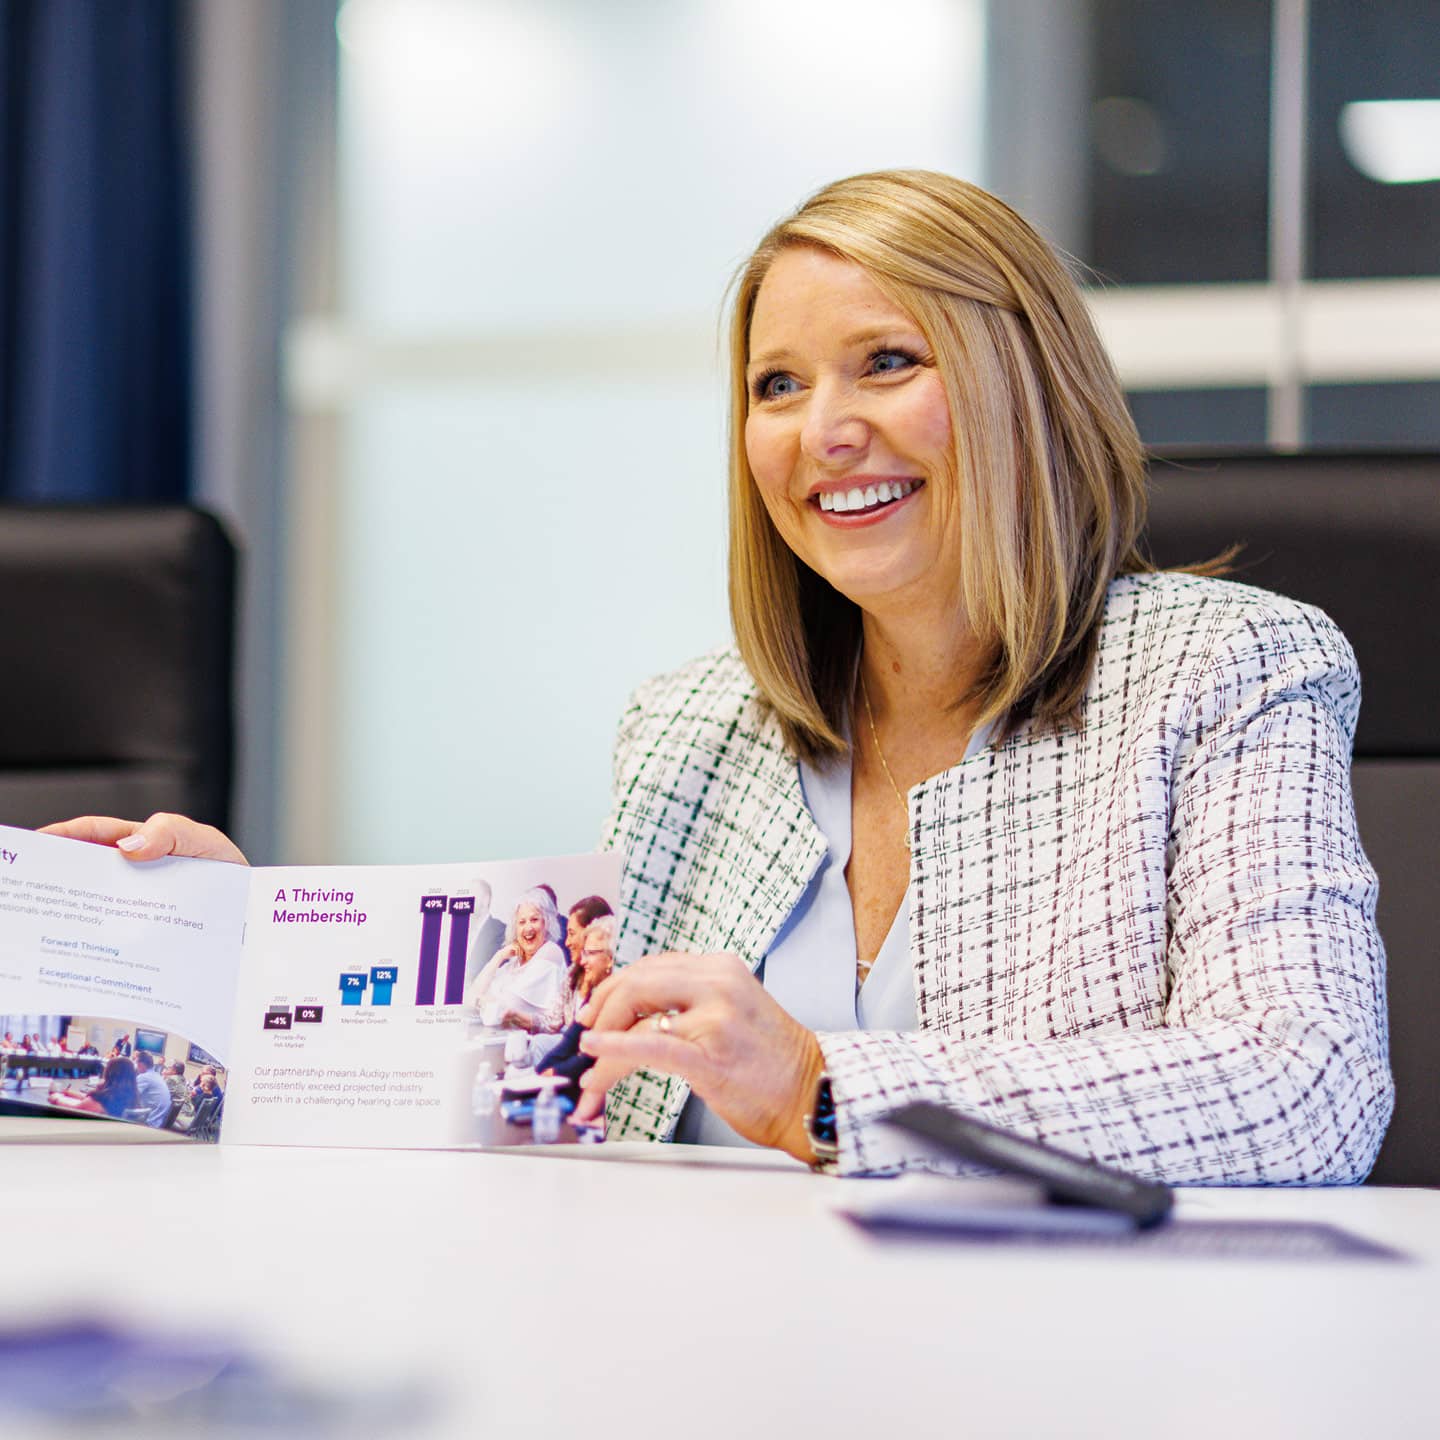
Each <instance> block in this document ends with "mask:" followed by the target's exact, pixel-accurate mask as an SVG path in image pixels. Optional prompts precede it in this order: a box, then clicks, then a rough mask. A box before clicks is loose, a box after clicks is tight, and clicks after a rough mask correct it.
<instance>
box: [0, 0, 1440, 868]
mask: <svg viewBox="0 0 1440 1440" xmlns="http://www.w3.org/2000/svg"><path fill="white" fill-rule="evenodd" d="M1437 54H1440V4H1436V3H1434V0H1397V3H1390V4H1385V5H1375V4H1371V3H1365V0H1187V3H1185V4H1175V5H1170V4H1159V3H1154V0H1148V3H1147V0H989V3H986V0H890V4H889V5H887V6H885V7H884V8H883V10H882V9H881V8H880V7H876V6H874V5H873V4H869V3H861V0H790V3H788V4H785V5H778V6H777V5H775V4H773V3H770V0H345V3H344V4H342V5H341V6H340V7H339V9H338V13H337V9H336V6H335V4H334V3H333V0H224V3H203V0H7V3H6V5H5V7H4V8H3V10H0V495H4V496H6V497H10V498H66V499H69V498H75V499H82V498H91V497H97V496H98V497H128V498H146V497H149V498H173V497H175V496H180V495H187V494H188V495H190V496H192V497H193V498H195V499H196V500H197V501H198V502H200V503H202V504H206V505H209V506H211V507H212V508H214V509H215V510H216V511H217V512H218V513H220V514H221V515H222V516H223V517H224V518H225V520H226V522H227V524H228V525H229V526H230V527H231V530H232V533H233V534H234V535H235V536H236V538H237V540H239V542H240V543H241V545H242V547H243V553H244V572H243V573H244V600H243V615H242V627H241V671H240V677H239V678H240V684H239V692H238V693H239V700H240V717H239V718H240V726H241V750H240V757H239V759H240V770H239V788H238V791H237V797H236V798H237V805H238V812H237V821H236V830H237V833H238V836H239V838H240V839H241V841H242V843H243V844H245V845H246V847H247V848H248V850H249V851H250V853H251V855H252V857H253V858H255V859H258V860H295V861H320V860H336V861H340V860H344V861H401V860H425V859H436V860H439V859H455V858H466V857H472V858H480V857H489V856H501V855H507V854H509V855H514V854H523V853H535V852H543V851H549V852H554V851H561V850H580V849H586V848H589V847H590V846H591V845H592V844H593V843H594V839H595V836H596V834H597V832H598V829H599V826H600V823H601V820H602V818H603V815H604V812H605V808H606V803H607V783H608V754H609V745H610V740H611V736H612V734H613V727H614V722H615V720H616V717H617V716H618V714H619V711H620V709H621V707H622V705H623V702H624V698H625V696H626V694H627V693H628V692H629V690H630V689H631V688H633V686H634V685H635V684H637V683H638V682H639V681H640V680H642V679H643V678H645V677H646V676H647V675H649V674H652V673H654V672H655V671H657V670H660V669H663V668H665V667H667V666H671V665H675V664H678V663H680V662H682V661H683V660H685V659H686V658H688V657H689V656H691V655H693V654H695V653H697V652H699V651H702V650H704V649H707V648H709V647H711V646H713V645H717V644H720V643H722V642H723V641H724V640H725V639H726V637H727V633H728V622H727V618H726V612H725V598H724V503H723V482H724V445H725V435H724V418H723V417H724V404H723V395H722V391H721V383H720V376H721V365H720V331H719V328H718V325H717V317H718V314H719V310H720V306H721V302H722V299H723V296H724V291H725V287H726V283H727V281H728V279H729V276H730V273H731V271H732V270H733V268H734V266H735V265H736V263H737V262H738V261H739V260H740V259H741V258H742V257H743V256H744V255H745V254H746V252H747V250H748V248H749V247H750V246H751V245H752V244H753V243H754V241H755V240H756V239H757V238H758V237H759V235H760V234H761V233H762V232H763V231H764V229H765V228H766V227H767V225H768V224H769V223H770V222H771V221H772V220H773V219H775V218H776V217H777V216H778V215H780V214H781V213H783V212H784V211H785V210H787V209H788V208H789V207H791V206H792V205H794V204H795V203H796V202H797V201H798V200H799V199H801V198H802V197H803V196H804V195H805V194H807V193H808V192H809V191H811V190H813V189H814V188H816V187H817V186H819V185H820V184H822V183H824V182H825V181H827V180H829V179H832V178H834V177H836V176H838V175H841V174H847V173H852V172H855V171H859V170H865V169H872V168H877V167H880V166H891V165H912V166H926V167H932V168H937V169H942V170H948V171H951V172H953V173H957V174H960V175H964V176H967V177H970V178H973V179H975V180H978V181H979V182H981V183H983V184H987V185H989V186H990V187H991V188H992V189H995V190H997V191H998V192H999V193H1000V194H1002V195H1003V196H1005V197H1006V198H1007V199H1009V200H1011V201H1012V203H1014V204H1015V205H1016V206H1017V207H1018V208H1019V209H1021V210H1022V211H1023V212H1024V213H1026V214H1027V215H1029V216H1030V217H1031V218H1032V219H1033V220H1034V221H1036V223H1037V224H1038V225H1039V226H1040V227H1041V229H1042V230H1044V231H1045V232H1046V233H1047V234H1048V235H1049V236H1050V238H1051V239H1052V240H1054V241H1055V242H1056V243H1057V244H1059V245H1060V246H1062V247H1063V248H1064V249H1065V250H1066V251H1068V252H1069V253H1070V254H1071V255H1072V256H1074V257H1075V260H1076V263H1077V266H1079V267H1081V268H1082V271H1083V274H1084V275H1085V277H1086V279H1087V281H1088V283H1089V284H1090V285H1091V286H1092V295H1093V299H1094V304H1095V308H1096V310H1097V313H1098V315H1099V318H1100V321H1101V324H1102V328H1103V329H1104V331H1105V333H1106V335H1107V338H1108V339H1109V340H1110V343H1111V345H1112V348H1113V349H1114V352H1115V354H1116V356H1117V359H1118V361H1119V363H1120V366H1121V370H1122V374H1123V375H1124V377H1125V380H1126V384H1127V386H1128V387H1129V389H1130V393H1131V399H1132V402H1133V405H1134V408H1135V413H1136V416H1137V419H1138V420H1139V423H1140V427H1141V431H1142V433H1143V434H1144V436H1145V438H1146V439H1147V441H1149V442H1151V443H1152V444H1156V445H1192V446H1196V447H1204V448H1215V447H1219V446H1230V445H1246V446H1262V445H1267V444H1268V445H1275V446H1280V447H1284V448H1291V449H1293V448H1298V447H1302V446H1307V445H1310V446H1315V445H1320V446H1346V447H1367V448H1369V447H1385V448H1403V447H1436V446H1440V74H1437V71H1436V69H1435V65H1434V57H1435V56H1436V55H1437Z"/></svg>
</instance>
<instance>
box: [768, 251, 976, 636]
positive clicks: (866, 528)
mask: <svg viewBox="0 0 1440 1440" xmlns="http://www.w3.org/2000/svg"><path fill="white" fill-rule="evenodd" d="M746 381H747V385H748V389H749V411H748V414H747V416H746V421H745V454H746V457H747V459H748V460H749V464H750V470H751V473H752V474H753V475H754V477H755V483H756V485H757V487H758V488H759V491H760V495H761V498H762V499H763V501H764V504H765V508H766V510H767V512H768V513H769V516H770V519H771V522H772V523H773V524H774V526H775V528H776V530H777V531H778V532H779V534H780V536H781V538H782V539H783V540H784V541H785V543H786V544H787V545H788V546H789V547H790V548H791V550H793V551H794V552H795V554H796V555H797V556H799V558H800V559H801V560H803V561H804V562H805V564H807V565H808V566H810V568H811V569H812V570H814V571H816V572H817V573H818V574H820V575H822V576H823V577H824V578H825V579H826V580H828V581H829V582H830V583H831V584H832V585H833V586H834V587H835V588H836V589H837V590H839V591H840V592H841V593H842V594H843V595H846V596H848V597H849V598H850V599H851V600H854V601H855V602H856V603H857V604H859V605H860V606H861V607H862V608H865V609H870V608H872V606H874V605H883V604H884V603H885V602H887V601H898V600H913V599H914V598H915V597H916V595H917V594H923V593H934V594H940V593H944V594H948V595H952V596H953V595H954V594H955V593H956V590H957V588H958V584H959V545H958V537H957V536H956V535H954V534H950V533H948V531H949V529H950V522H949V520H948V518H947V514H948V512H950V511H953V507H947V506H945V505H944V504H942V503H941V500H942V496H943V494H944V489H945V486H946V482H947V478H948V477H949V476H950V475H951V474H952V472H953V468H954V459H953V455H954V444H953V438H952V433H951V426H950V407H949V404H948V403H947V399H946V394H945V385H944V382H943V380H942V379H941V377H940V373H939V371H938V370H937V369H936V367H935V360H934V355H933V353H932V351H931V349H930V346H929V345H928V343H927V342H926V340H925V336H924V334H923V333H922V332H921V330H920V328H919V327H918V326H917V325H916V323H915V321H914V320H913V319H912V318H911V317H910V315H908V314H907V313H906V312H905V311H904V310H902V309H900V308H899V307H898V306H897V305H896V304H895V303H894V302H893V301H891V300H890V299H888V298H887V297H886V295H885V294H884V292H883V291H881V290H880V288H879V287H878V286H877V285H876V284H875V282H874V281H873V280H872V279H871V278H870V276H869V275H868V274H867V273H866V272H865V271H864V270H863V269H861V268H860V266H858V265H856V264H854V263H853V262H851V261H849V260H842V259H840V258H839V257H838V256H835V255H832V254H830V253H829V252H827V251H823V250H817V249H814V248H811V247H808V246H799V247H792V248H789V249H786V250H782V251H781V252H780V254H779V255H778V256H777V257H776V259H775V261H774V263H773V264H772V265H771V266H770V269H769V271H768V272H767V273H766V276H765V279H764V281H763V282H762V283H761V286H760V290H759V293H758V295H757V296H756V301H755V310H754V315H753V317H752V320H751V325H750V351H749V361H748V364H747V367H746Z"/></svg>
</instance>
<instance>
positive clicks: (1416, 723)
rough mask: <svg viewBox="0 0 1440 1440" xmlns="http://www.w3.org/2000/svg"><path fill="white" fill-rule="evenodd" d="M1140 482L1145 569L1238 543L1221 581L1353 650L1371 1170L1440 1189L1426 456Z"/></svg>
mask: <svg viewBox="0 0 1440 1440" xmlns="http://www.w3.org/2000/svg"><path fill="white" fill-rule="evenodd" d="M1151 477H1152V481H1153V493H1152V498H1151V507H1150V527H1149V532H1148V543H1149V547H1150V553H1151V555H1152V556H1153V558H1154V559H1155V561H1156V562H1157V563H1158V564H1160V565H1165V566H1171V565H1180V564H1184V563H1187V562H1192V561H1197V560H1202V559H1206V558H1208V557H1210V556H1212V555H1215V554H1217V553H1218V552H1220V551H1221V550H1223V549H1224V548H1225V547H1226V546H1228V545H1230V544H1231V543H1233V542H1236V541H1239V542H1242V543H1243V545H1244V549H1243V550H1242V551H1241V553H1240V555H1239V556H1238V557H1237V559H1236V561H1235V570H1234V573H1233V575H1232V576H1231V578H1232V579H1235V580H1242V581H1245V582H1247V583H1249V584H1253V585H1262V586H1264V587H1265V588H1266V589H1269V590H1278V591H1280V592H1281V593H1282V594H1285V595H1290V596H1292V597H1294V598H1295V599H1297V600H1304V601H1307V602H1308V603H1310V604H1312V605H1318V606H1319V607H1320V608H1321V609H1322V610H1324V611H1325V612H1326V613H1327V614H1328V615H1329V616H1330V617H1331V618H1332V619H1333V620H1334V621H1335V622H1336V623H1337V624H1338V625H1339V626H1340V628H1341V629H1342V630H1344V632H1345V634H1346V635H1347V636H1348V637H1349V639H1350V643H1351V644H1352V645H1353V646H1354V647H1355V654H1356V657H1357V659H1358V660H1359V662H1360V676H1361V685H1362V692H1363V699H1362V703H1361V707H1360V723H1359V727H1358V729H1357V731H1356V736H1355V760H1354V765H1353V767H1352V771H1351V776H1352V781H1353V785H1354V791H1355V809H1356V813H1357V816H1358V818H1359V824H1360V835H1361V839H1362V841H1363V843H1364V845H1365V850H1366V853H1367V854H1368V855H1369V857H1370V861H1371V863H1372V864H1373V865H1374V866H1375V869H1376V871H1377V873H1378V874H1379V876H1380V902H1379V925H1380V933H1381V935H1382V937H1383V938H1384V941H1385V949H1386V954H1387V958H1388V967H1389V994H1390V1060H1391V1066H1392V1068H1393V1070H1394V1073H1395V1094H1396V1099H1395V1118H1394V1120H1393V1121H1392V1122H1391V1125H1390V1131H1389V1134H1388V1135H1387V1136H1386V1139H1385V1144H1384V1147H1383V1148H1382V1149H1381V1151H1380V1158H1379V1161H1378V1162H1377V1164H1376V1166H1375V1170H1374V1173H1373V1174H1372V1175H1371V1177H1370V1178H1371V1180H1372V1181H1374V1182H1377V1183H1381V1184H1390V1185H1440V938H1437V937H1440V925H1437V916H1436V912H1435V906H1434V897H1435V895H1436V892H1437V889H1440V886H1437V883H1436V870H1437V867H1440V455H1414V454H1411V455H1381V454H1311V455H1266V454H1230V455H1223V456H1219V457H1202V456H1197V455H1193V454H1186V455H1180V454H1175V455H1170V456H1166V457H1162V458H1157V459H1156V461H1155V462H1154V463H1153V464H1152V466H1151Z"/></svg>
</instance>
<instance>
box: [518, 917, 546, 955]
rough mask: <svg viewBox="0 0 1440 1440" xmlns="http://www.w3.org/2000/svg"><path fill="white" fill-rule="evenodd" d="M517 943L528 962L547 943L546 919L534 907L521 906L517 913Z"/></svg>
mask: <svg viewBox="0 0 1440 1440" xmlns="http://www.w3.org/2000/svg"><path fill="white" fill-rule="evenodd" d="M515 943H516V944H517V945H518V946H519V947H520V953H521V954H522V955H523V956H524V957H525V958H526V959H527V960H528V959H529V958H530V957H531V956H532V955H533V954H534V953H535V952H536V951H537V950H538V949H539V948H540V947H541V946H542V945H543V944H544V943H545V917H544V916H543V915H542V914H541V913H540V911H539V909H538V908H537V907H536V906H534V905H521V906H519V907H518V908H517V909H516V911H515Z"/></svg>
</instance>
